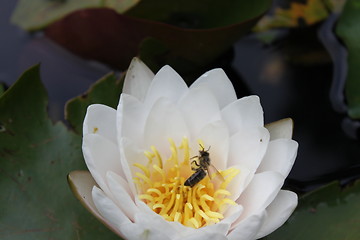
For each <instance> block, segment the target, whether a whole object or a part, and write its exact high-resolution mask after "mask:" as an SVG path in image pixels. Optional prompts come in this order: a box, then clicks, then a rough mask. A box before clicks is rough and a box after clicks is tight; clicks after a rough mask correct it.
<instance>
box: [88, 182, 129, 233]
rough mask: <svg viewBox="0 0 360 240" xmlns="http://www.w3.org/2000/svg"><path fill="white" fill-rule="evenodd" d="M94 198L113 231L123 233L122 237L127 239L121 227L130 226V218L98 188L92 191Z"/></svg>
mask: <svg viewBox="0 0 360 240" xmlns="http://www.w3.org/2000/svg"><path fill="white" fill-rule="evenodd" d="M92 198H93V201H94V204H95V206H96V208H97V210H98V211H99V213H100V214H101V215H102V216H103V217H104V219H106V221H107V222H108V223H109V224H110V225H111V227H112V228H113V229H115V230H117V231H118V232H121V235H120V236H122V237H125V238H127V237H128V236H126V235H124V233H123V232H122V231H121V226H122V225H123V224H130V223H131V221H130V220H129V218H127V217H126V215H125V214H124V213H123V212H122V211H121V210H120V209H119V208H118V207H117V206H116V205H115V203H114V202H113V201H112V200H111V199H110V198H108V197H107V196H106V195H105V194H104V192H103V191H101V189H99V188H98V187H96V186H94V187H93V189H92Z"/></svg>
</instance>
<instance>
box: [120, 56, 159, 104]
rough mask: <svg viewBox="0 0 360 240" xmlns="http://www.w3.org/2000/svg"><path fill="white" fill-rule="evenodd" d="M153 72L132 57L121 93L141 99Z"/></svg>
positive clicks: (152, 76)
mask: <svg viewBox="0 0 360 240" xmlns="http://www.w3.org/2000/svg"><path fill="white" fill-rule="evenodd" d="M153 78H154V73H153V72H152V71H151V70H150V69H149V68H148V67H147V66H146V65H145V64H144V63H143V62H142V61H141V60H140V59H138V58H133V60H132V61H131V63H130V66H129V69H128V70H127V73H126V77H125V82H124V87H123V93H126V94H129V95H132V96H134V97H135V98H137V99H138V100H139V101H143V100H144V98H145V96H146V93H147V90H148V88H149V86H150V83H151V80H152V79H153Z"/></svg>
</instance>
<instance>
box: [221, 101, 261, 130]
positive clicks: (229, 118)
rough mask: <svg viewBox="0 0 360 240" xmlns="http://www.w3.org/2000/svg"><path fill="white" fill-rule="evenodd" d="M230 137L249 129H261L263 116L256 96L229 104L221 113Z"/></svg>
mask: <svg viewBox="0 0 360 240" xmlns="http://www.w3.org/2000/svg"><path fill="white" fill-rule="evenodd" d="M221 115H222V118H223V120H224V121H225V122H226V124H227V125H228V126H229V131H230V135H233V134H234V133H236V132H238V131H240V130H243V129H249V128H254V127H255V128H256V127H263V126H264V116H263V110H262V107H261V105H260V100H259V97H258V96H249V97H243V98H240V99H238V100H237V101H235V102H232V103H230V104H229V105H228V106H226V107H225V108H224V109H222V111H221Z"/></svg>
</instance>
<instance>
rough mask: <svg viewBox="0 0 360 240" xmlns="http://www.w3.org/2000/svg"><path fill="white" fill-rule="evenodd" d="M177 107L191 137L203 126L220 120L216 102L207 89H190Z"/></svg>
mask: <svg viewBox="0 0 360 240" xmlns="http://www.w3.org/2000/svg"><path fill="white" fill-rule="evenodd" d="M178 105H179V109H180V110H181V111H182V113H183V116H184V118H185V121H186V123H187V126H188V128H189V130H190V133H191V134H192V136H197V135H198V133H199V131H200V130H201V129H202V128H203V127H204V126H205V124H207V123H209V122H213V121H217V120H220V108H219V105H218V103H217V100H216V98H215V97H214V95H212V93H211V92H210V91H209V90H208V89H207V88H192V89H190V90H189V91H188V92H187V93H186V94H185V95H184V97H183V98H181V99H180V101H179V104H178Z"/></svg>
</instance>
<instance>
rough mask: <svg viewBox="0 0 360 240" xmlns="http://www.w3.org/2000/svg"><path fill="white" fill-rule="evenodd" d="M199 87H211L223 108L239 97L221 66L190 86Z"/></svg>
mask: <svg viewBox="0 0 360 240" xmlns="http://www.w3.org/2000/svg"><path fill="white" fill-rule="evenodd" d="M197 87H201V88H203V87H205V88H208V89H210V91H211V92H212V94H213V95H214V96H215V97H216V99H217V102H218V103H219V106H220V108H221V109H222V108H224V107H225V106H227V105H228V104H230V103H232V102H234V101H235V100H236V99H237V97H236V93H235V90H234V87H233V85H232V83H231V81H230V80H229V78H228V77H227V76H226V74H225V72H224V70H222V69H220V68H217V69H213V70H210V71H208V72H206V73H204V74H203V75H202V76H200V77H199V78H198V79H197V80H196V81H195V82H194V83H193V84H192V85H191V86H190V88H197Z"/></svg>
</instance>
